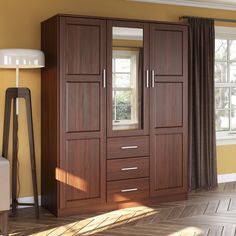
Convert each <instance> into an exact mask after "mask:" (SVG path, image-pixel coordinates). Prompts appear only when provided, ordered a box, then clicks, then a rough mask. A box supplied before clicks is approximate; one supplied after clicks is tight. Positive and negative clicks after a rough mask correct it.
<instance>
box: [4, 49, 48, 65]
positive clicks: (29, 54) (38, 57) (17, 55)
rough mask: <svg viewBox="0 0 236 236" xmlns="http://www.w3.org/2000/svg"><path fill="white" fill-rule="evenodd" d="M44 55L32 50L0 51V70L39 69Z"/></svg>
mask: <svg viewBox="0 0 236 236" xmlns="http://www.w3.org/2000/svg"><path fill="white" fill-rule="evenodd" d="M44 66H45V58H44V53H43V52H42V51H40V50H34V49H18V48H12V49H0V68H41V67H44Z"/></svg>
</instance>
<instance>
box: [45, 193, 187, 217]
mask: <svg viewBox="0 0 236 236" xmlns="http://www.w3.org/2000/svg"><path fill="white" fill-rule="evenodd" d="M186 199H187V193H180V194H175V195H172V196H171V195H170V196H163V197H155V198H149V199H148V200H142V201H138V200H137V201H132V202H122V203H113V204H105V203H101V204H100V205H91V206H81V207H73V208H64V209H58V211H57V213H56V216H57V217H66V216H71V215H79V214H85V213H99V212H103V213H104V211H105V212H106V211H107V212H108V211H115V210H120V209H124V208H130V207H140V206H146V207H150V208H152V207H155V205H156V204H159V203H163V202H173V201H182V200H186ZM48 210H49V211H50V209H48ZM53 214H55V212H53Z"/></svg>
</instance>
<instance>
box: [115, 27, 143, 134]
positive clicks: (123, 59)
mask: <svg viewBox="0 0 236 236" xmlns="http://www.w3.org/2000/svg"><path fill="white" fill-rule="evenodd" d="M142 75H143V29H138V28H124V27H113V28H112V120H113V130H134V129H141V128H142V114H141V110H142V90H141V85H142Z"/></svg>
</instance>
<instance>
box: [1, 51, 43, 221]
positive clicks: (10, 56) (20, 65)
mask: <svg viewBox="0 0 236 236" xmlns="http://www.w3.org/2000/svg"><path fill="white" fill-rule="evenodd" d="M41 67H44V54H43V52H41V51H39V50H33V49H0V68H5V69H15V70H16V87H14V88H8V89H7V91H6V96H5V113H4V127H3V146H2V156H3V157H5V158H8V144H9V132H10V116H11V104H12V101H13V156H12V215H13V216H14V215H16V213H17V212H16V211H17V206H18V205H33V206H34V207H35V214H36V217H37V218H38V217H39V204H38V190H37V178H36V163H35V147H34V132H33V121H32V105H31V94H30V90H29V89H28V88H21V87H19V70H20V69H30V68H41ZM19 99H24V100H25V104H26V112H27V124H28V138H29V146H30V162H31V174H32V183H33V192H34V203H33V204H29V203H19V202H18V200H17V174H18V173H17V171H18V170H17V162H18V115H19V104H18V101H19Z"/></svg>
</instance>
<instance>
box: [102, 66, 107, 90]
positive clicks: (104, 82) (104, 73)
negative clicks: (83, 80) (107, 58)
mask: <svg viewBox="0 0 236 236" xmlns="http://www.w3.org/2000/svg"><path fill="white" fill-rule="evenodd" d="M106 82H107V81H106V69H103V88H106Z"/></svg>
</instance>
